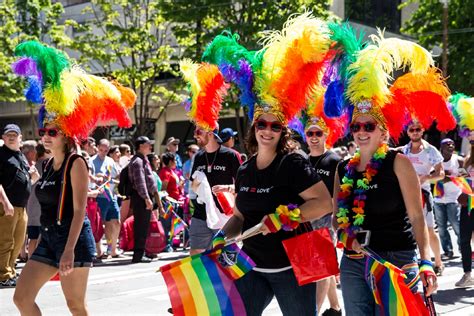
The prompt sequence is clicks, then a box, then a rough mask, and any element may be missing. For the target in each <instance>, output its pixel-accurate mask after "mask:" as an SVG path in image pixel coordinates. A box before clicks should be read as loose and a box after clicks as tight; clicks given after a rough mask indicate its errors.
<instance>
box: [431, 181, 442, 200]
mask: <svg viewBox="0 0 474 316" xmlns="http://www.w3.org/2000/svg"><path fill="white" fill-rule="evenodd" d="M433 193H434V197H436V198H442V197H443V196H444V184H443V181H441V180H440V181H436V184H435V187H434V192H433Z"/></svg>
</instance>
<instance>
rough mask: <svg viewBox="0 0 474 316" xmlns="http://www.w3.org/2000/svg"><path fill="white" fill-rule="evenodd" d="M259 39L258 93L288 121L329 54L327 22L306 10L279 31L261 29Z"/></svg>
mask: <svg viewBox="0 0 474 316" xmlns="http://www.w3.org/2000/svg"><path fill="white" fill-rule="evenodd" d="M262 43H263V45H264V49H263V50H262V54H263V63H262V67H261V70H260V71H259V73H258V76H257V80H256V83H255V84H256V90H257V91H258V97H259V99H260V101H261V102H262V103H263V104H268V105H271V106H278V107H279V108H280V111H281V112H282V113H283V114H284V115H285V118H286V121H290V120H291V119H292V118H293V117H294V116H295V115H296V114H297V113H298V112H299V111H300V110H301V109H302V108H303V107H304V105H305V104H306V99H307V98H308V96H309V94H310V90H311V87H312V86H315V85H317V84H319V82H320V80H321V77H322V74H323V68H324V66H325V64H326V62H327V60H329V59H330V58H331V56H330V44H331V41H330V39H329V31H328V29H327V25H326V23H325V22H323V21H322V20H319V19H316V18H314V17H313V16H311V14H310V13H304V14H302V15H298V16H293V17H290V19H289V20H288V21H287V22H286V23H285V25H284V27H283V29H282V31H269V32H265V33H264V39H263V40H262Z"/></svg>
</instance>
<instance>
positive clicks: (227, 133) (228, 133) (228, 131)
mask: <svg viewBox="0 0 474 316" xmlns="http://www.w3.org/2000/svg"><path fill="white" fill-rule="evenodd" d="M237 134H238V133H237V132H236V131H234V130H233V129H232V128H230V127H227V128H224V129H223V130H222V131H220V133H219V137H220V139H221V140H222V142H224V143H225V142H226V141H228V140H229V139H230V138H231V137H235V136H236V135H237Z"/></svg>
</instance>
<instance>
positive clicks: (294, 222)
mask: <svg viewBox="0 0 474 316" xmlns="http://www.w3.org/2000/svg"><path fill="white" fill-rule="evenodd" d="M300 222H301V211H300V209H299V208H298V206H297V205H295V204H288V205H280V206H278V207H277V209H276V211H275V213H273V214H269V215H267V218H266V219H265V221H264V224H265V226H267V228H268V229H269V230H270V232H272V233H275V232H277V231H279V230H280V229H283V230H284V231H292V230H293V229H295V228H297V227H298V225H299V224H300Z"/></svg>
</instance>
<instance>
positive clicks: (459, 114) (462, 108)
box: [449, 93, 474, 131]
mask: <svg viewBox="0 0 474 316" xmlns="http://www.w3.org/2000/svg"><path fill="white" fill-rule="evenodd" d="M449 103H450V104H451V106H452V110H453V114H454V116H455V118H456V121H457V123H458V125H459V126H460V127H461V128H465V129H466V128H467V129H469V130H471V131H472V130H474V98H473V97H469V96H467V95H465V94H462V93H456V94H454V95H452V96H451V98H450V99H449Z"/></svg>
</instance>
